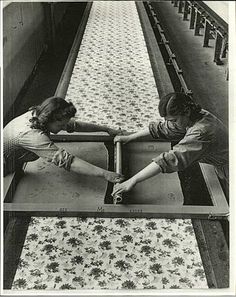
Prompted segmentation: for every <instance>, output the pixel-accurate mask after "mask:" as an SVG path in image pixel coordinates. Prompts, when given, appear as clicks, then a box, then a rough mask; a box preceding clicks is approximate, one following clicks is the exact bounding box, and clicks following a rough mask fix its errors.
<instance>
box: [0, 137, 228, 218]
mask: <svg viewBox="0 0 236 297" xmlns="http://www.w3.org/2000/svg"><path fill="white" fill-rule="evenodd" d="M61 136H62V138H63V137H64V135H61ZM67 136H69V135H67ZM88 136H89V135H88V134H86V133H84V134H83V135H81V134H80V135H76V137H77V139H79V141H87V139H88ZM104 136H105V135H93V138H92V139H93V141H96V142H99V141H100V142H101V141H102V142H104V139H109V141H110V140H111V139H110V137H109V136H106V137H104ZM116 147H117V153H116V171H117V172H118V173H121V172H122V161H121V160H122V153H121V143H120V142H117V144H116ZM200 168H201V170H202V173H203V177H204V179H205V182H206V184H207V188H208V191H209V194H210V197H211V200H212V203H213V206H195V205H194V206H189V205H182V206H166V205H146V204H137V205H133V204H132V205H128V204H118V205H112V204H104V203H103V204H101V203H100V204H98V203H94V202H91V200H90V199H88V200H87V201H86V202H83V203H81V202H80V204H79V205H78V204H76V203H75V204H70V205H68V203H48V204H45V203H9V202H8V201H6V202H5V203H4V211H5V212H7V213H9V212H11V213H12V212H14V213H19V214H20V215H35V216H40V215H44V216H45V215H46V216H58V215H59V216H77V215H78V216H101V217H119V216H124V217H156V218H198V219H227V217H228V214H229V209H228V204H227V202H226V199H225V196H224V193H223V191H222V189H221V186H220V183H219V181H218V179H217V176H216V173H215V171H214V168H213V166H211V165H205V164H200ZM12 180H13V179H12ZM12 194H14V193H12Z"/></svg>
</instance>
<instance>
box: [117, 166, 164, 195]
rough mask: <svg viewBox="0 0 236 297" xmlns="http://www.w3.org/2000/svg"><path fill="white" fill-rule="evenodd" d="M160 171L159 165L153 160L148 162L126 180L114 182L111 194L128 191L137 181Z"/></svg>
mask: <svg viewBox="0 0 236 297" xmlns="http://www.w3.org/2000/svg"><path fill="white" fill-rule="evenodd" d="M159 173H161V168H160V166H159V165H157V164H156V163H155V162H152V163H150V164H149V165H148V166H146V167H145V168H143V169H142V170H141V171H139V172H138V173H137V174H135V175H134V176H133V177H131V178H130V179H128V180H127V181H125V182H123V183H121V184H116V185H115V186H114V189H113V192H112V195H117V194H122V193H124V192H128V191H130V190H131V189H132V188H133V187H134V186H135V185H136V184H137V183H139V182H142V181H144V180H146V179H148V178H150V177H153V176H154V175H157V174H159Z"/></svg>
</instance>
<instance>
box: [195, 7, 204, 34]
mask: <svg viewBox="0 0 236 297" xmlns="http://www.w3.org/2000/svg"><path fill="white" fill-rule="evenodd" d="M201 19H202V17H201V13H200V12H199V11H197V13H196V17H195V25H194V28H195V29H194V35H195V36H197V35H199V32H200V28H201Z"/></svg>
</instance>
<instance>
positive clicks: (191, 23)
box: [189, 5, 196, 29]
mask: <svg viewBox="0 0 236 297" xmlns="http://www.w3.org/2000/svg"><path fill="white" fill-rule="evenodd" d="M195 18H196V11H195V7H194V6H193V5H192V6H191V13H190V25H189V29H194V24H195Z"/></svg>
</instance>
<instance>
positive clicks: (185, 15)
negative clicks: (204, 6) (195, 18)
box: [183, 1, 189, 21]
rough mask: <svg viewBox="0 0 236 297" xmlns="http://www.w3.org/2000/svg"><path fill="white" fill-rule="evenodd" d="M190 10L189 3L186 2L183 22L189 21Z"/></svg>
mask: <svg viewBox="0 0 236 297" xmlns="http://www.w3.org/2000/svg"><path fill="white" fill-rule="evenodd" d="M188 9H189V4H188V1H185V2H184V15H183V20H184V21H187V20H188Z"/></svg>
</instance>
